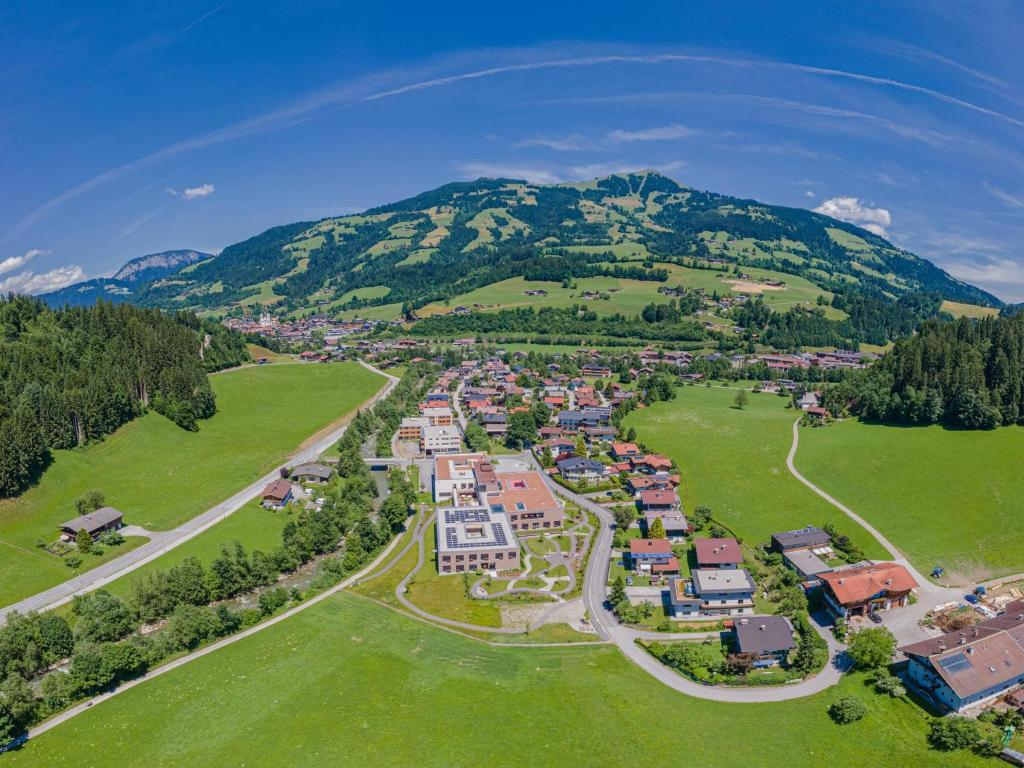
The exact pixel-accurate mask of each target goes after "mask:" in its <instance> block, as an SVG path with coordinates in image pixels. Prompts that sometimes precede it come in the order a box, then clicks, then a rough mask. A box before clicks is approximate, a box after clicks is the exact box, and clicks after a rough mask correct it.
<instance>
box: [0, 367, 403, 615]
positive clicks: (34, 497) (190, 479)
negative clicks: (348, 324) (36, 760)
mask: <svg viewBox="0 0 1024 768" xmlns="http://www.w3.org/2000/svg"><path fill="white" fill-rule="evenodd" d="M210 382H211V384H212V385H213V389H214V392H215V393H216V395H217V407H218V410H217V413H216V414H215V415H214V416H213V417H212V418H210V419H208V420H206V421H204V422H200V426H199V430H198V431H197V432H186V431H184V430H182V429H180V428H179V427H177V426H175V425H174V424H173V423H171V422H170V421H168V420H167V419H165V418H164V417H163V416H160V415H158V414H156V413H149V414H147V415H145V416H143V417H141V418H138V419H136V420H135V421H133V422H131V423H129V424H126V425H125V426H124V427H122V428H121V429H119V430H118V431H117V432H115V433H114V434H113V435H110V436H109V437H107V438H106V439H105V440H103V441H102V442H99V443H96V444H94V445H90V446H87V447H85V448H81V449H77V450H71V451H57V452H56V453H55V456H54V461H53V463H52V464H51V465H50V467H49V468H48V469H47V470H46V473H45V474H44V475H43V477H42V480H41V482H40V483H39V485H37V486H35V487H34V488H31V489H30V490H29V491H27V492H26V493H24V494H23V495H22V496H20V497H19V498H17V499H13V500H6V501H2V502H0V545H2V546H0V604H8V603H10V602H13V601H15V600H18V599H20V598H22V597H27V596H28V595H32V594H35V593H36V592H39V591H41V590H43V589H46V588H48V587H51V586H53V585H54V584H57V583H59V582H61V581H63V580H65V579H67V578H68V577H69V576H70V575H71V571H70V570H69V569H68V568H67V567H66V566H65V565H64V564H63V562H62V561H61V560H60V559H59V558H57V557H56V556H52V555H49V554H47V553H45V552H43V551H42V550H40V549H37V548H36V541H37V540H38V539H43V540H45V541H51V540H53V539H54V538H55V537H56V532H57V525H58V524H60V523H61V522H63V521H65V520H67V519H69V518H72V517H74V516H75V511H74V500H75V499H76V498H77V497H78V496H80V495H81V494H83V493H85V492H86V491H89V490H98V491H100V492H101V493H103V494H104V496H105V497H106V502H107V504H109V505H110V506H113V507H116V508H117V509H119V510H121V511H122V512H123V513H124V516H125V523H126V524H129V525H140V526H142V527H144V528H147V529H150V530H165V529H168V528H173V527H174V526H176V525H180V524H181V523H183V522H184V521H186V520H188V519H189V518H192V517H194V516H195V515H197V514H199V513H200V512H203V511H205V510H206V509H209V508H210V507H212V506H213V505H215V504H216V503H217V502H219V501H222V500H223V499H226V498H228V497H229V496H231V495H232V494H234V493H236V492H237V491H238V490H240V489H241V488H244V487H245V486H246V485H248V484H249V483H251V482H252V481H253V480H255V479H256V478H258V477H260V476H261V475H263V474H265V473H266V472H268V471H270V470H271V469H273V468H274V467H275V466H277V465H278V464H279V463H280V462H281V461H282V460H283V459H284V458H285V457H287V456H288V455H289V454H291V453H292V452H294V450H295V449H296V448H297V447H298V446H299V445H300V444H301V443H302V442H303V441H304V440H306V439H307V438H309V437H310V436H311V435H312V434H313V433H315V432H316V431H317V430H320V429H322V428H324V427H326V426H327V425H329V424H331V423H332V422H334V421H337V420H338V419H340V418H341V417H342V416H344V415H345V414H346V413H348V412H349V411H351V410H352V409H353V408H355V407H356V406H358V405H359V404H360V403H362V402H363V401H365V400H366V399H367V398H369V397H370V396H371V395H372V394H373V393H374V392H375V391H376V390H377V389H379V388H380V386H381V385H382V383H383V380H382V379H381V378H380V377H379V376H378V375H377V374H375V373H373V372H371V371H368V370H367V369H365V368H363V367H362V366H360V365H358V364H357V363H339V364H330V365H313V364H306V365H269V366H260V367H248V368H242V369H239V370H235V371H229V372H226V373H223V374H218V375H216V376H212V377H211V378H210ZM86 562H87V564H88V565H89V566H93V565H96V564H98V561H94V560H91V559H90V560H87V561H86Z"/></svg>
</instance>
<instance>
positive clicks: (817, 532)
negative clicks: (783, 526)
mask: <svg viewBox="0 0 1024 768" xmlns="http://www.w3.org/2000/svg"><path fill="white" fill-rule="evenodd" d="M772 541H774V542H775V543H776V544H777V545H778V546H779V548H781V549H783V550H786V549H803V548H808V547H824V546H828V544H829V542H830V541H831V538H830V537H829V535H828V534H827V533H825V532H824V531H823V530H821V529H820V528H816V527H815V526H813V525H809V526H807V527H806V528H798V529H796V530H795V531H782V532H781V533H773V534H772Z"/></svg>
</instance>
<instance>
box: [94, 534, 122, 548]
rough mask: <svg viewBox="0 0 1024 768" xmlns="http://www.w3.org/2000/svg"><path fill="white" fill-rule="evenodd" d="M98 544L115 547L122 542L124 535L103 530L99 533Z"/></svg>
mask: <svg viewBox="0 0 1024 768" xmlns="http://www.w3.org/2000/svg"><path fill="white" fill-rule="evenodd" d="M100 544H103V545H105V546H108V547H117V546H120V545H121V544H124V536H122V535H121V534H120V533H118V532H117V531H104V532H103V533H102V534H100Z"/></svg>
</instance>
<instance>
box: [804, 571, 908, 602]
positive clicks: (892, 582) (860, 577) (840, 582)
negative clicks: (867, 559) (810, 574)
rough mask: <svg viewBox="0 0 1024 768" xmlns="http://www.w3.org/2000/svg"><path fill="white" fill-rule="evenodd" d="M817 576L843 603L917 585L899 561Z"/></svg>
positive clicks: (861, 600) (863, 599)
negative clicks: (897, 562) (898, 563)
mask: <svg viewBox="0 0 1024 768" xmlns="http://www.w3.org/2000/svg"><path fill="white" fill-rule="evenodd" d="M818 578H820V579H821V580H822V581H824V582H826V583H827V584H828V586H829V588H830V589H831V590H832V594H834V595H835V596H836V599H837V600H838V601H839V602H840V603H841V604H842V605H848V604H850V603H860V602H863V601H865V600H867V599H868V598H870V597H872V596H874V595H877V594H878V593H880V592H909V591H910V590H911V589H914V588H915V587H917V582H916V581H914V577H913V576H911V575H910V572H909V571H907V569H906V568H904V567H903V566H902V565H897V564H896V563H875V564H873V565H858V566H855V567H853V568H844V569H842V570H840V571H833V572H831V573H822V574H820V575H819V576H818Z"/></svg>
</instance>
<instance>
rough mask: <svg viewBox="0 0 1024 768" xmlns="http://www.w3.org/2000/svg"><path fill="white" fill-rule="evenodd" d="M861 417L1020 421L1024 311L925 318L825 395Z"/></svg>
mask: <svg viewBox="0 0 1024 768" xmlns="http://www.w3.org/2000/svg"><path fill="white" fill-rule="evenodd" d="M826 405H827V407H829V408H831V409H833V410H841V409H843V408H845V407H847V405H849V407H850V409H851V410H852V411H853V412H855V413H859V414H860V415H861V416H862V417H864V418H868V419H877V420H881V421H890V422H904V423H911V424H935V423H944V424H947V425H949V426H953V427H962V428H967V429H991V428H993V427H996V426H999V425H1009V424H1024V315H1016V316H1014V317H996V318H985V319H982V320H970V319H967V318H963V319H960V320H958V321H956V322H955V323H941V322H938V321H929V322H927V323H925V324H924V325H923V326H921V328H920V330H919V332H918V333H917V334H916V335H914V336H913V337H911V338H908V339H905V340H903V341H900V342H898V343H897V344H896V346H895V348H894V349H893V350H892V351H891V352H890V353H889V354H887V355H886V356H885V357H883V358H882V359H881V360H880V361H879V362H877V363H876V364H875V365H873V366H872V367H871V368H869V369H868V370H867V371H865V372H864V373H863V375H861V376H858V377H854V378H852V379H850V380H849V381H847V382H845V383H844V384H842V385H841V386H839V387H837V388H835V389H833V390H830V391H829V392H828V393H827V395H826Z"/></svg>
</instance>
